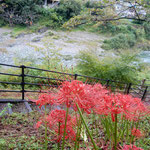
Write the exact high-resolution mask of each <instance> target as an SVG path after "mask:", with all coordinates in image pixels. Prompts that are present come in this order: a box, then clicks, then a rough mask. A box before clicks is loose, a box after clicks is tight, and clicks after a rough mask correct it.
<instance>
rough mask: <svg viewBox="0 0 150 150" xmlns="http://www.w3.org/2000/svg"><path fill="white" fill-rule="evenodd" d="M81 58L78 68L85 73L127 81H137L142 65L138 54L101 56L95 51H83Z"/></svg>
mask: <svg viewBox="0 0 150 150" xmlns="http://www.w3.org/2000/svg"><path fill="white" fill-rule="evenodd" d="M79 58H80V61H79V63H78V65H77V68H78V69H79V72H80V73H81V74H83V75H87V76H92V77H97V78H101V79H110V80H117V81H122V82H125V83H135V82H136V80H137V79H136V78H137V74H138V69H139V68H140V67H139V63H137V59H136V55H131V54H130V55H129V54H124V55H121V56H119V57H117V56H113V57H104V58H100V57H99V56H98V54H97V52H95V51H88V52H87V51H82V52H81V53H80V55H79Z"/></svg>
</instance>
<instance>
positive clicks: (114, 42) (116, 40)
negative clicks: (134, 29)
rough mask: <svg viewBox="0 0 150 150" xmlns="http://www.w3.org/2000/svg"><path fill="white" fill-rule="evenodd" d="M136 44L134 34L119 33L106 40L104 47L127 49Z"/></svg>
mask: <svg viewBox="0 0 150 150" xmlns="http://www.w3.org/2000/svg"><path fill="white" fill-rule="evenodd" d="M135 44H136V38H135V35H134V34H122V33H120V34H118V35H117V36H115V37H113V38H111V39H109V40H104V44H103V45H102V48H104V49H106V50H110V49H127V48H131V47H133V46H134V45H135Z"/></svg>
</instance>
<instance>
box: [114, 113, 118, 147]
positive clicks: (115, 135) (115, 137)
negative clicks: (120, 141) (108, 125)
mask: <svg viewBox="0 0 150 150" xmlns="http://www.w3.org/2000/svg"><path fill="white" fill-rule="evenodd" d="M117 121H118V120H117V114H115V134H114V139H115V147H114V148H115V150H117Z"/></svg>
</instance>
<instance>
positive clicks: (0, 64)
mask: <svg viewBox="0 0 150 150" xmlns="http://www.w3.org/2000/svg"><path fill="white" fill-rule="evenodd" d="M0 66H7V67H14V68H20V66H16V65H8V64H2V63H0Z"/></svg>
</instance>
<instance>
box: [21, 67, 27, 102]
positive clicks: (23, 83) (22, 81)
mask: <svg viewBox="0 0 150 150" xmlns="http://www.w3.org/2000/svg"><path fill="white" fill-rule="evenodd" d="M20 68H21V77H22V80H21V87H22V90H21V93H22V100H24V97H25V94H24V93H25V90H24V86H25V82H24V76H25V75H24V69H25V68H26V67H25V66H24V65H21V66H20Z"/></svg>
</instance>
